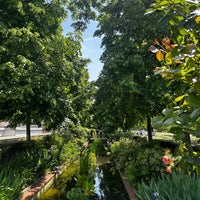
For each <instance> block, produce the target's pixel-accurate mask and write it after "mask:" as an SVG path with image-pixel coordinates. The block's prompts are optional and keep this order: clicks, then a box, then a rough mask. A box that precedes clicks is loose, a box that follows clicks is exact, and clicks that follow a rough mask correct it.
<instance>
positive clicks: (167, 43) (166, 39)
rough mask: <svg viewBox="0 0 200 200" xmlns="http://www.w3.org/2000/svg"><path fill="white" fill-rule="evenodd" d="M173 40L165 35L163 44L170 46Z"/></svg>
mask: <svg viewBox="0 0 200 200" xmlns="http://www.w3.org/2000/svg"><path fill="white" fill-rule="evenodd" d="M170 43H171V41H170V39H169V38H168V37H165V38H163V39H162V46H168V45H170Z"/></svg>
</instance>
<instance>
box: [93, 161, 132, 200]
mask: <svg viewBox="0 0 200 200" xmlns="http://www.w3.org/2000/svg"><path fill="white" fill-rule="evenodd" d="M94 180H95V193H96V196H95V198H94V200H127V199H129V196H128V194H127V192H126V190H125V188H124V185H123V183H122V180H121V177H120V175H119V172H118V171H117V170H115V169H114V168H113V167H112V165H111V164H110V163H106V164H105V163H104V164H103V165H98V166H97V169H96V173H95V178H94Z"/></svg>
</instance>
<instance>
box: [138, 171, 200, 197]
mask: <svg viewBox="0 0 200 200" xmlns="http://www.w3.org/2000/svg"><path fill="white" fill-rule="evenodd" d="M199 191H200V179H198V178H197V177H196V176H195V175H192V176H191V175H183V174H177V173H173V174H171V175H167V176H166V175H164V174H163V175H162V176H161V177H160V178H159V179H158V180H157V181H155V180H152V181H151V182H150V184H149V185H146V183H141V184H139V185H138V189H137V191H136V194H137V198H138V200H144V199H145V200H171V199H173V200H180V199H181V200H189V199H191V200H199V199H200V193H199Z"/></svg>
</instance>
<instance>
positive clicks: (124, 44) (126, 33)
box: [95, 0, 168, 130]
mask: <svg viewBox="0 0 200 200" xmlns="http://www.w3.org/2000/svg"><path fill="white" fill-rule="evenodd" d="M150 3H152V2H150V1H145V0H143V1H135V0H134V1H133V0H131V1H130V0H127V1H126V0H125V1H120V0H117V1H112V2H108V3H107V4H105V5H104V7H103V8H102V9H100V11H99V13H100V15H99V19H98V20H99V29H98V30H97V31H96V33H95V35H96V36H102V46H103V47H104V53H103V55H102V57H101V60H102V62H103V63H104V68H103V70H102V73H101V75H100V77H99V79H98V80H97V86H98V90H97V95H96V111H97V115H96V118H97V122H98V124H99V126H102V127H103V128H106V127H107V128H111V129H113V128H114V129H117V128H122V129H124V130H127V129H129V128H131V127H133V126H134V124H135V123H136V122H138V121H139V120H141V119H142V118H143V119H144V118H146V117H151V116H154V115H156V114H157V113H158V112H161V110H162V108H163V106H164V104H165V103H166V99H167V96H166V92H165V88H166V87H165V83H164V81H162V79H161V78H160V77H155V76H154V75H153V69H154V66H155V64H156V60H155V58H154V56H153V55H152V53H151V52H150V51H149V46H150V44H151V43H152V38H155V37H158V38H160V37H162V36H163V35H165V34H167V33H168V29H167V26H166V24H164V25H163V24H162V26H161V22H160V23H159V19H160V17H161V15H160V14H157V13H156V14H154V15H151V16H148V17H147V16H146V15H145V12H146V9H147V8H148V7H149V5H150ZM158 84H159V87H158ZM108 123H109V124H108ZM149 126H150V125H149ZM149 129H150V127H149Z"/></svg>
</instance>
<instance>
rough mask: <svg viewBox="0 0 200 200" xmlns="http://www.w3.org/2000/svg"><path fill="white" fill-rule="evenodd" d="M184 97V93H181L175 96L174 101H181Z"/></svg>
mask: <svg viewBox="0 0 200 200" xmlns="http://www.w3.org/2000/svg"><path fill="white" fill-rule="evenodd" d="M184 97H185V94H184V95H182V96H179V97H177V98H176V99H175V102H179V101H181V100H182V99H183V98H184Z"/></svg>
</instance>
